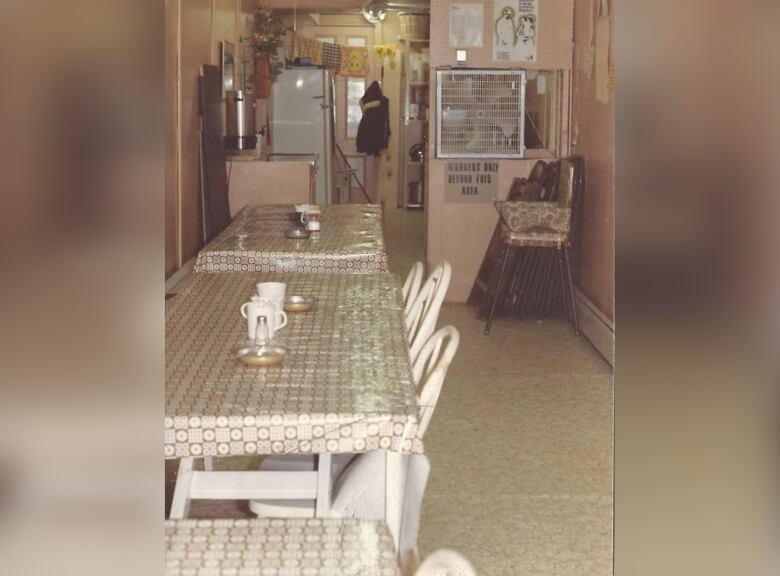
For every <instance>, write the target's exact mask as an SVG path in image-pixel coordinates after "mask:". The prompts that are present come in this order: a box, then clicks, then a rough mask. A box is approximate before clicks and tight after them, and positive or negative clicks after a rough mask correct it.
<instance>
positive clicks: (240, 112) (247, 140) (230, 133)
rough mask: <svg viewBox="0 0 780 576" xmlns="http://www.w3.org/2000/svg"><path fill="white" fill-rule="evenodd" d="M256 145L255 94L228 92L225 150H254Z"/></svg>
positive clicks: (238, 91)
mask: <svg viewBox="0 0 780 576" xmlns="http://www.w3.org/2000/svg"><path fill="white" fill-rule="evenodd" d="M256 145H257V138H256V136H255V97H254V94H252V93H251V92H247V91H246V90H229V91H228V92H227V135H226V136H225V148H226V149H228V150H252V149H254V148H255V146H256Z"/></svg>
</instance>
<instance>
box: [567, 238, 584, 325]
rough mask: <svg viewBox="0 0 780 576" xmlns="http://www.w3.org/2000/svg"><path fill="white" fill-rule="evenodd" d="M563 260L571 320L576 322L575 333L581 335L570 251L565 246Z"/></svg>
mask: <svg viewBox="0 0 780 576" xmlns="http://www.w3.org/2000/svg"><path fill="white" fill-rule="evenodd" d="M563 260H564V262H565V263H566V284H567V285H568V286H567V287H568V290H569V302H570V303H571V319H572V322H574V333H575V334H576V335H577V336H579V335H580V322H579V320H578V319H577V305H576V303H575V301H574V283H573V282H572V280H571V265H570V264H569V249H568V248H567V247H565V246H564V248H563Z"/></svg>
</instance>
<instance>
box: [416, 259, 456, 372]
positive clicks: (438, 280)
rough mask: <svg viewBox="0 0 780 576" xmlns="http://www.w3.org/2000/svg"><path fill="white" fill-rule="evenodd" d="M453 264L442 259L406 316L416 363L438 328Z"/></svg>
mask: <svg viewBox="0 0 780 576" xmlns="http://www.w3.org/2000/svg"><path fill="white" fill-rule="evenodd" d="M451 277H452V266H450V263H449V262H447V261H442V262H441V263H440V264H439V265H438V266H437V267H436V268H435V269H434V271H433V272H431V275H430V276H428V279H427V280H426V281H425V283H424V284H423V285H422V287H421V288H420V291H419V292H418V293H417V297H416V298H415V300H414V302H413V303H412V306H411V308H410V309H409V313H408V314H407V315H406V316H405V324H406V337H407V341H408V342H409V359H410V360H411V362H412V363H414V360H415V358H417V354H418V353H419V352H420V349H421V348H422V347H423V344H425V342H426V341H427V340H428V338H429V337H430V335H431V334H433V331H434V330H435V329H436V321H437V320H438V319H439V311H440V310H441V305H442V303H443V302H444V296H446V294H447V289H448V288H449V286H450V279H451Z"/></svg>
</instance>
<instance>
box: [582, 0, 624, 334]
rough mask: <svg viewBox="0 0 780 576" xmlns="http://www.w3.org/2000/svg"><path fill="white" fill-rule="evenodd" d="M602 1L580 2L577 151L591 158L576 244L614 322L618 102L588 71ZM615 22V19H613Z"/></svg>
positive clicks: (592, 289) (595, 297)
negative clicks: (594, 18)
mask: <svg viewBox="0 0 780 576" xmlns="http://www.w3.org/2000/svg"><path fill="white" fill-rule="evenodd" d="M597 4H598V2H593V1H592V0H576V1H575V10H574V13H575V28H574V38H575V41H576V53H575V75H574V89H573V103H572V124H573V126H574V129H573V131H572V132H573V134H575V135H576V139H575V142H574V153H576V154H580V155H581V156H583V157H584V158H585V181H586V182H585V191H584V193H583V195H582V201H581V203H580V206H581V212H580V215H581V222H582V233H581V234H580V242H579V245H578V246H576V247H575V248H576V255H577V257H576V259H575V260H576V262H577V266H576V279H575V282H576V284H577V285H578V286H579V288H580V289H581V290H582V292H583V293H584V294H585V295H586V296H587V297H588V298H589V299H590V300H591V302H593V303H594V304H595V305H596V306H597V307H598V308H599V309H600V310H601V311H602V312H603V313H604V314H605V315H606V316H607V317H609V318H610V319H611V320H614V293H615V260H614V252H615V235H614V222H615V219H614V210H615V180H614V166H615V164H614V161H615V138H614V127H615V104H614V99H613V97H612V96H613V94H610V100H609V103H607V104H605V103H602V102H598V101H597V100H596V94H595V75H591V78H588V77H587V75H586V74H585V70H584V68H585V61H586V60H585V54H586V51H587V48H588V41H589V32H590V29H591V28H590V26H591V24H590V19H591V10H592V9H594V8H595V6H594V5H597ZM613 22H614V21H613Z"/></svg>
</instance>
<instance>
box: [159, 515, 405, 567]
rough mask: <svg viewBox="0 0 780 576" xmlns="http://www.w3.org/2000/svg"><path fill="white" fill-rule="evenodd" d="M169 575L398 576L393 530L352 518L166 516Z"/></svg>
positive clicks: (376, 523) (166, 556)
mask: <svg viewBox="0 0 780 576" xmlns="http://www.w3.org/2000/svg"><path fill="white" fill-rule="evenodd" d="M165 574H166V576H228V575H232V576H255V575H256V576H261V575H262V576H282V575H284V576H297V575H301V576H303V575H306V574H312V575H317V576H351V575H354V576H367V575H369V574H370V575H372V576H397V575H398V574H400V570H399V568H398V563H397V561H396V554H395V547H394V545H393V538H392V536H391V535H390V532H389V531H388V529H387V526H385V525H384V524H383V523H381V522H367V521H361V520H353V519H342V518H324V519H289V518H288V519H281V518H256V519H252V520H167V521H166V522H165Z"/></svg>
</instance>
